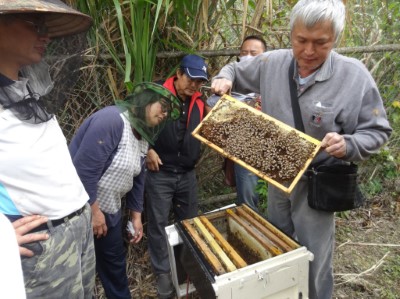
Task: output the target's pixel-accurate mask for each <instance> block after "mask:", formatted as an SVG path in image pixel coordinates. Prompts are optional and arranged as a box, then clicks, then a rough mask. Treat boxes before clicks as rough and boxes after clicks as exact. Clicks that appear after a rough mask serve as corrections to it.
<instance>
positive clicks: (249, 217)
mask: <svg viewBox="0 0 400 299" xmlns="http://www.w3.org/2000/svg"><path fill="white" fill-rule="evenodd" d="M236 212H237V213H238V215H239V216H241V217H242V218H244V219H245V220H247V221H248V222H249V223H251V224H252V225H253V226H254V227H255V228H256V229H258V230H259V231H260V232H262V233H263V234H264V235H265V236H266V237H267V238H268V239H270V240H271V241H272V242H274V243H275V244H276V245H277V246H278V247H279V248H281V249H282V250H283V251H284V252H288V251H291V250H293V249H294V248H292V247H291V246H289V245H288V244H287V243H286V242H285V241H283V240H282V239H280V238H279V237H278V236H277V235H275V234H274V233H273V232H272V231H270V230H269V229H268V228H267V227H266V226H264V225H263V224H262V223H260V222H258V221H257V220H256V219H255V218H253V216H252V215H251V214H249V213H247V212H246V211H245V210H244V209H242V207H238V208H237V209H236Z"/></svg>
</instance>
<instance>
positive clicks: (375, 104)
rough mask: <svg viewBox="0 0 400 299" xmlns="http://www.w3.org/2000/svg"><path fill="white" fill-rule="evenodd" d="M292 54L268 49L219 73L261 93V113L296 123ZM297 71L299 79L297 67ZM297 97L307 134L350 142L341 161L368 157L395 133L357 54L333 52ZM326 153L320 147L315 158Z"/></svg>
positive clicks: (239, 86) (242, 87)
mask: <svg viewBox="0 0 400 299" xmlns="http://www.w3.org/2000/svg"><path fill="white" fill-rule="evenodd" d="M292 58H293V54H292V50H287V49H285V50H275V51H270V52H265V53H264V54H261V55H259V56H257V57H255V58H254V59H252V60H249V61H243V62H240V63H233V64H228V65H226V66H225V67H223V68H222V70H221V71H220V73H219V74H218V75H217V76H216V77H215V78H226V79H229V80H231V81H234V82H235V84H236V85H235V87H236V90H238V91H240V92H242V93H246V92H250V91H251V92H258V93H261V98H262V110H263V112H265V113H267V114H268V115H270V116H272V117H274V118H276V119H279V120H280V121H282V122H284V123H286V124H288V125H290V126H292V127H294V119H293V113H292V109H291V106H292V105H291V99H290V89H289V83H288V69H289V66H290V62H291V61H292ZM293 75H294V78H295V80H296V82H297V83H298V79H297V78H298V75H297V69H296V68H295V71H294V74H293ZM298 96H299V104H300V109H301V113H302V119H303V123H304V128H305V133H306V134H308V135H310V136H312V137H314V138H316V139H319V140H322V139H323V138H324V136H325V135H326V134H327V133H328V132H337V133H339V134H342V135H343V136H344V138H345V140H346V146H347V153H346V156H345V157H344V158H343V160H346V161H360V160H363V159H366V158H367V157H368V156H369V155H371V154H372V153H375V152H377V151H378V149H379V148H380V146H382V145H383V144H384V143H385V142H386V141H387V140H388V138H389V136H390V134H391V131H392V129H391V128H390V125H389V122H388V120H387V116H386V112H385V109H384V107H383V103H382V99H381V97H380V94H379V91H378V88H377V86H376V83H375V81H374V79H373V78H372V76H371V75H370V73H369V71H368V70H367V68H366V67H365V66H364V65H363V64H362V63H361V62H360V61H359V60H357V59H354V58H349V57H345V56H342V55H339V54H337V53H336V52H334V51H332V52H331V53H330V55H329V56H328V58H327V60H326V61H325V63H324V64H323V65H322V67H321V68H320V69H319V70H318V73H317V74H316V76H315V77H314V79H313V80H311V81H310V82H308V83H307V85H306V86H305V87H304V88H303V89H302V90H299V89H298ZM327 158H328V156H327V154H326V153H325V152H321V154H320V155H319V156H318V157H317V158H316V160H317V161H318V162H319V161H322V160H326V159H327Z"/></svg>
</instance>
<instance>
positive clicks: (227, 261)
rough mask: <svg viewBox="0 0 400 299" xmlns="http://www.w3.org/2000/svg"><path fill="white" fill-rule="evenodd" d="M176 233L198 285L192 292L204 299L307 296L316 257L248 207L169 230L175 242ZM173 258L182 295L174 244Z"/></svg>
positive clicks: (187, 267) (182, 260)
mask: <svg viewBox="0 0 400 299" xmlns="http://www.w3.org/2000/svg"><path fill="white" fill-rule="evenodd" d="M175 230H176V231H177V232H178V235H179V237H180V239H181V242H180V243H182V244H183V247H182V248H181V249H180V250H179V252H180V253H179V255H178V256H179V263H180V264H182V265H183V268H184V270H185V272H186V273H187V274H188V276H189V278H190V281H191V282H193V284H191V285H190V286H188V289H189V290H192V291H193V290H194V288H195V289H196V290H197V292H198V294H199V295H200V297H201V298H204V299H212V298H219V299H228V298H229V299H231V298H238V299H239V298H252V299H256V298H308V270H309V261H310V260H312V259H313V255H312V253H310V252H309V251H307V249H306V248H305V247H302V246H301V245H299V244H298V243H297V242H295V241H294V240H292V239H291V238H289V237H288V236H286V235H285V234H283V233H282V232H281V231H279V230H278V229H277V228H276V227H274V226H273V225H272V224H271V223H269V222H268V221H266V220H265V219H264V218H263V217H261V216H260V215H259V214H257V213H256V212H254V211H253V210H251V209H250V208H249V207H247V206H246V205H242V206H238V207H232V208H227V209H222V210H220V211H216V212H212V213H208V214H204V215H202V216H199V217H196V218H193V219H188V220H183V221H180V222H178V223H176V224H175V225H174V226H172V227H167V228H166V232H167V236H168V240H169V242H170V243H171V240H172V239H175V241H176V235H175V238H174V237H172V236H173V233H172V231H175ZM174 245H176V242H175V244H174ZM169 255H170V263H171V268H172V273H173V274H174V285H175V287H176V289H177V294H178V297H180V296H183V295H184V294H185V292H184V291H185V290H187V287H185V286H184V284H183V285H179V283H178V281H177V278H176V271H177V270H176V266H175V265H176V261H175V255H174V250H172V247H171V246H169Z"/></svg>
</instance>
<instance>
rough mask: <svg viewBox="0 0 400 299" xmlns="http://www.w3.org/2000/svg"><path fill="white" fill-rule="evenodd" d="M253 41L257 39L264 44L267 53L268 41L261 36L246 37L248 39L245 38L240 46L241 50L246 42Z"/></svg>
mask: <svg viewBox="0 0 400 299" xmlns="http://www.w3.org/2000/svg"><path fill="white" fill-rule="evenodd" d="M251 39H255V40H258V41H260V42H261V43H262V44H263V46H264V51H267V43H266V41H265V40H264V39H263V38H262V37H261V36H260V35H248V36H246V37H245V38H244V40H243V42H242V44H241V45H240V48H242V46H243V44H244V42H245V41H247V40H251Z"/></svg>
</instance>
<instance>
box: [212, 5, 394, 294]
mask: <svg viewBox="0 0 400 299" xmlns="http://www.w3.org/2000/svg"><path fill="white" fill-rule="evenodd" d="M344 22H345V7H344V4H343V3H342V1H340V0H300V1H299V2H298V3H297V4H296V5H295V6H294V8H293V11H292V13H291V19H290V29H291V43H292V49H285V50H275V51H270V52H266V53H264V54H261V55H259V56H257V57H255V58H254V59H252V60H249V61H243V62H240V63H235V64H229V65H227V66H225V67H224V68H222V70H221V71H220V73H219V74H218V75H217V76H216V77H215V78H214V80H213V83H212V89H213V91H214V92H215V93H218V94H223V93H226V92H227V91H228V90H229V89H230V88H231V87H232V83H233V82H235V84H240V88H241V89H242V90H243V89H244V90H248V91H252V92H259V93H260V94H261V98H262V110H263V111H264V112H265V113H267V114H269V115H271V116H272V117H274V118H276V119H279V120H280V121H283V122H284V123H286V124H288V125H290V126H293V127H294V126H295V123H294V117H293V112H292V108H291V106H292V105H291V96H290V88H289V84H288V82H289V76H288V70H289V66H290V64H291V62H292V61H294V62H295V63H294V72H293V73H291V74H290V80H292V79H293V80H294V81H295V82H296V85H297V97H298V101H299V106H300V111H301V114H302V121H303V124H304V128H305V133H306V134H308V135H311V136H312V137H314V138H316V139H319V140H322V144H321V145H322V148H323V149H324V151H321V152H320V153H319V154H318V155H317V157H316V158H315V159H314V161H313V163H320V162H324V163H325V164H329V163H330V161H331V160H334V159H340V160H341V161H346V162H350V161H361V160H364V159H366V158H367V157H368V156H370V155H371V154H373V153H376V152H377V151H378V150H379V148H380V147H381V146H382V145H383V144H384V143H385V142H386V141H387V140H388V138H389V136H390V134H391V128H390V126H389V123H388V120H387V117H386V113H385V109H384V106H383V103H382V99H381V97H380V94H379V91H378V88H377V86H376V83H375V82H374V80H373V78H372V77H371V75H370V73H369V72H368V70H367V69H366V67H365V66H364V65H363V64H362V63H361V62H360V61H358V60H356V59H353V58H348V57H344V56H342V55H339V54H337V53H335V52H334V51H332V49H333V47H334V46H335V44H336V43H337V41H338V38H339V36H340V34H341V32H342V31H343V27H344ZM307 188H308V184H307V179H306V177H302V178H301V180H300V181H299V183H298V184H297V185H296V187H295V188H294V190H293V192H292V193H291V194H290V195H286V194H285V193H283V192H282V191H280V190H279V189H277V188H276V187H274V186H273V185H271V184H270V185H269V186H268V219H269V221H271V222H272V223H273V224H275V225H276V226H277V227H278V228H280V229H281V230H282V231H284V232H285V233H286V234H288V235H290V236H292V237H294V238H296V239H297V240H298V241H299V242H300V243H301V244H302V245H304V246H306V247H307V248H308V249H309V250H310V251H311V252H312V253H313V254H314V261H313V262H311V263H310V277H309V297H310V298H319V299H321V298H322V299H329V298H331V297H332V293H333V273H332V272H333V271H332V257H333V246H334V240H335V223H334V213H331V212H325V211H318V210H314V209H311V208H310V207H309V206H308V203H307V194H308V189H307ZM338 188H340V186H338ZM303 296H304V294H303Z"/></svg>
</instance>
